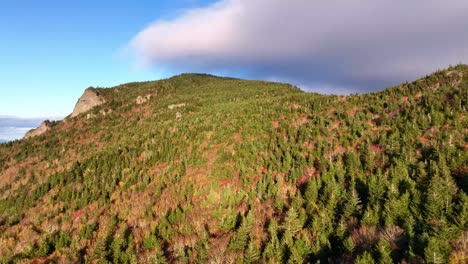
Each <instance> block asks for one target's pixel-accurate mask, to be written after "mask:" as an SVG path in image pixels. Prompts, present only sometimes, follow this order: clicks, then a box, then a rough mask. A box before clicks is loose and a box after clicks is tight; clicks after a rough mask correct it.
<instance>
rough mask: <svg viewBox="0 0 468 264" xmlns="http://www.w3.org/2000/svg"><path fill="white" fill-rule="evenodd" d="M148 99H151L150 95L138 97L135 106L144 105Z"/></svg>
mask: <svg viewBox="0 0 468 264" xmlns="http://www.w3.org/2000/svg"><path fill="white" fill-rule="evenodd" d="M149 99H151V94H147V95H146V96H141V95H140V96H138V97H137V99H136V103H137V104H144V103H146V102H147V101H148V100H149Z"/></svg>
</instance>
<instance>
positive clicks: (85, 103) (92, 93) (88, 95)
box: [70, 87, 105, 117]
mask: <svg viewBox="0 0 468 264" xmlns="http://www.w3.org/2000/svg"><path fill="white" fill-rule="evenodd" d="M103 103H105V100H104V98H102V96H100V95H99V92H98V91H97V90H96V89H94V88H92V87H90V88H88V89H86V90H85V92H84V93H83V95H82V96H81V97H80V99H78V102H77V103H76V105H75V108H74V109H73V113H71V115H70V117H75V116H77V115H79V114H82V113H85V112H88V111H89V110H91V109H93V108H94V107H96V106H98V105H101V104H103Z"/></svg>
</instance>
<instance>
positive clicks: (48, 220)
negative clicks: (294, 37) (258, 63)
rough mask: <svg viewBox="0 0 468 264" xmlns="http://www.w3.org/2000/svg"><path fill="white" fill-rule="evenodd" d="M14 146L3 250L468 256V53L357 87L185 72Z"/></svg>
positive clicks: (94, 255)
mask: <svg viewBox="0 0 468 264" xmlns="http://www.w3.org/2000/svg"><path fill="white" fill-rule="evenodd" d="M95 90H96V91H97V92H98V94H99V96H102V97H103V99H105V100H104V101H105V103H103V104H102V105H99V106H96V107H95V108H93V109H92V110H90V111H89V112H87V113H84V114H81V115H78V116H77V117H69V118H67V119H66V120H64V121H61V122H54V123H51V125H50V130H48V131H47V132H46V133H44V134H42V135H40V136H37V137H33V138H29V139H25V140H20V141H15V142H10V143H6V144H1V145H0V258H1V261H0V262H2V263H10V262H17V261H20V260H22V261H26V262H33V261H39V262H47V261H51V262H56V261H57V262H60V261H61V262H64V263H71V262H76V261H77V262H84V263H87V262H93V263H135V262H141V263H166V262H167V263H173V262H176V263H177V262H179V263H185V262H190V263H204V262H212V263H259V262H267V263H283V262H290V263H304V262H321V263H328V262H341V263H352V262H356V263H373V262H375V263H394V262H411V263H424V262H427V263H446V262H452V263H466V262H467V260H468V259H467V257H468V252H467V246H466V245H467V242H468V211H467V207H468V196H467V192H468V151H467V150H468V144H467V141H468V140H467V139H468V120H467V117H468V115H467V109H466V108H467V106H468V67H467V66H465V65H458V66H455V67H451V68H449V69H447V70H443V71H438V72H436V73H434V74H432V75H430V76H427V77H425V78H422V79H420V80H417V81H415V82H412V83H404V84H401V85H399V86H396V87H392V88H388V89H386V90H383V91H379V92H374V93H369V94H356V95H351V96H334V95H320V94H314V93H305V92H303V91H301V90H300V89H298V88H296V87H293V86H291V85H288V84H281V83H270V82H263V81H246V80H239V79H232V78H220V77H215V76H211V75H200V74H183V75H179V76H175V77H173V78H170V79H166V80H161V81H155V82H143V83H129V84H124V85H120V86H117V87H114V88H111V89H103V88H96V89H95Z"/></svg>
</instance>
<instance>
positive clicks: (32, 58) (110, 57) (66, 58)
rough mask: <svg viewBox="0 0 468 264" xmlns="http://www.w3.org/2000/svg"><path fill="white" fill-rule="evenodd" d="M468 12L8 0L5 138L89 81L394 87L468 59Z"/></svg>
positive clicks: (315, 4) (63, 108)
mask: <svg viewBox="0 0 468 264" xmlns="http://www.w3.org/2000/svg"><path fill="white" fill-rule="evenodd" d="M466 14H468V1H466V0H447V1H440V0H412V1H406V0H380V1H375V0H336V1H310V0H290V1H282V0H211V1H208V0H173V1H156V0H141V1H128V0H126V1H123V0H112V1H111V0H99V1H96V0H94V1H91V0H80V1H72V0H61V1H59V0H41V1H38V0H4V1H1V3H0V139H2V138H3V139H5V138H7V139H14V138H21V137H22V135H23V134H24V131H25V130H26V129H28V128H29V126H30V127H35V126H37V125H38V122H39V121H40V120H43V119H45V118H52V119H56V118H61V117H64V116H66V115H68V114H69V113H71V111H72V109H73V107H74V104H75V103H76V101H77V100H78V98H79V96H80V95H81V94H82V93H83V91H84V90H85V89H86V88H87V87H89V86H95V87H96V86H99V87H112V86H115V85H118V84H122V83H127V82H133V81H146V80H156V79H161V78H164V77H169V76H171V75H174V74H178V73H182V72H204V73H212V74H220V75H229V76H233V77H243V78H249V79H262V80H273V81H282V82H289V83H292V84H294V85H297V86H299V87H300V88H302V89H304V90H307V91H314V92H321V93H328V94H330V93H332V94H349V93H359V92H368V91H374V90H379V89H384V88H386V87H388V86H391V85H396V84H398V83H401V82H404V81H412V80H415V79H417V78H419V77H422V76H424V75H427V74H430V73H432V72H434V71H436V70H438V69H443V68H446V67H448V66H449V65H455V64H458V63H468V27H467V26H466V25H468V16H467V15H466ZM11 117H14V118H16V119H18V122H19V123H21V126H13V125H11V124H19V123H14V122H13V123H11V122H10V121H11V119H12V118H11ZM5 118H7V119H8V120H9V121H8V122H6V121H5V122H3V121H2V119H5ZM7 124H9V125H8V126H7Z"/></svg>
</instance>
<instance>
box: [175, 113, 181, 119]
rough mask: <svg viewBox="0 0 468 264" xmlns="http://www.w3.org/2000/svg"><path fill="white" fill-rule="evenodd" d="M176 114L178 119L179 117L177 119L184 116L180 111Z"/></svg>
mask: <svg viewBox="0 0 468 264" xmlns="http://www.w3.org/2000/svg"><path fill="white" fill-rule="evenodd" d="M175 116H176V119H177V120H179V119H181V118H182V114H181V113H179V112H177V113H176V114H175Z"/></svg>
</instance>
